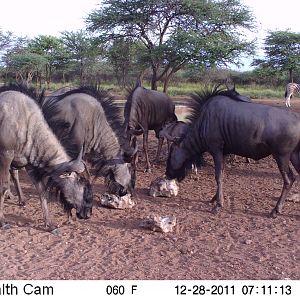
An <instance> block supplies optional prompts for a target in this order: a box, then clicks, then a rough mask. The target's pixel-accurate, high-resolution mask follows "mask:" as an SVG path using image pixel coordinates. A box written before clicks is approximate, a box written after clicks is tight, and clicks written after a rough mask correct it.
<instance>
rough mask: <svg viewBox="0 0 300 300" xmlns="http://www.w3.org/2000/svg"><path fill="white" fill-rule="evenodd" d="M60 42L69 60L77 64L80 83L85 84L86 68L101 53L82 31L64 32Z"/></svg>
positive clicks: (95, 43) (91, 39)
mask: <svg viewBox="0 0 300 300" xmlns="http://www.w3.org/2000/svg"><path fill="white" fill-rule="evenodd" d="M62 40H63V43H64V45H65V47H66V50H67V51H68V53H69V55H70V59H71V60H73V61H74V62H75V63H78V64H79V73H80V83H81V84H82V83H84V82H85V77H86V75H87V74H86V72H87V70H88V68H89V67H90V66H91V65H92V64H93V63H95V60H96V59H97V58H98V57H99V56H100V54H101V53H102V49H101V48H100V47H99V45H98V43H97V42H96V40H95V39H93V38H91V37H90V36H89V35H88V34H87V32H85V31H84V30H79V31H77V32H73V31H71V32H68V31H65V32H63V33H62Z"/></svg>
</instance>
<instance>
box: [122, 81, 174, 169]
mask: <svg viewBox="0 0 300 300" xmlns="http://www.w3.org/2000/svg"><path fill="white" fill-rule="evenodd" d="M176 120H177V117H176V115H175V104H174V103H173V101H172V100H171V99H170V98H169V96H168V95H167V94H165V93H162V92H158V91H153V90H148V89H145V88H143V87H141V85H140V82H137V84H136V86H135V88H134V89H133V90H132V91H131V92H130V93H129V95H128V97H127V101H126V103H125V108H124V124H123V126H124V131H125V136H127V138H129V139H130V138H131V137H132V136H133V135H141V134H143V149H144V152H145V157H146V164H147V167H146V171H150V169H151V166H150V161H149V156H148V131H149V130H154V131H155V134H156V137H157V138H158V139H159V141H158V148H157V154H156V161H158V160H159V155H160V152H161V148H162V145H163V137H162V138H159V131H160V130H161V128H162V127H163V125H164V124H166V123H168V122H172V121H176Z"/></svg>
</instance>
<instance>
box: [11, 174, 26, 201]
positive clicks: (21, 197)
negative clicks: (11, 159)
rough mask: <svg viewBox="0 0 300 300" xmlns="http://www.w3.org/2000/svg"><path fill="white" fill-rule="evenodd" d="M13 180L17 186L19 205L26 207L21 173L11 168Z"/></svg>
mask: <svg viewBox="0 0 300 300" xmlns="http://www.w3.org/2000/svg"><path fill="white" fill-rule="evenodd" d="M9 172H10V175H11V178H12V180H13V183H14V185H15V188H16V190H17V194H18V198H19V205H20V206H24V205H25V197H24V194H23V191H22V188H21V185H20V180H19V171H18V170H16V169H13V168H10V170H9Z"/></svg>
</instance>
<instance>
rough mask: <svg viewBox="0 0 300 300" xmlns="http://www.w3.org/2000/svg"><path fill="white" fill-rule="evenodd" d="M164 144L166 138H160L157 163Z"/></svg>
mask: <svg viewBox="0 0 300 300" xmlns="http://www.w3.org/2000/svg"><path fill="white" fill-rule="evenodd" d="M163 143H164V138H158V146H157V152H156V158H155V162H159V157H160V152H161V148H162V146H163Z"/></svg>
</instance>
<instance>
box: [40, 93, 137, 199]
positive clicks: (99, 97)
mask: <svg viewBox="0 0 300 300" xmlns="http://www.w3.org/2000/svg"><path fill="white" fill-rule="evenodd" d="M41 108H42V111H43V113H44V116H45V118H46V120H47V122H48V124H49V126H50V127H51V129H52V130H53V131H54V133H55V134H56V135H57V137H58V139H59V140H60V142H61V143H62V145H63V146H64V147H65V149H66V151H67V153H68V154H69V155H70V156H71V157H76V155H77V154H78V153H79V151H80V149H81V148H82V147H84V157H85V159H86V161H88V162H90V163H91V164H92V166H94V167H95V168H96V171H97V175H101V176H104V177H105V178H106V179H107V181H106V182H107V183H108V191H109V192H110V193H114V194H117V195H119V196H123V195H125V194H127V193H128V192H129V193H132V191H133V188H134V184H135V173H134V170H133V169H132V168H131V166H130V161H131V160H132V157H133V155H134V149H132V148H131V147H130V146H129V144H128V145H126V143H125V140H124V141H123V140H121V133H122V121H121V113H120V111H119V109H118V108H117V107H116V105H114V104H113V103H112V100H111V98H110V97H109V96H108V95H107V93H106V92H104V91H97V90H96V89H94V88H91V87H81V88H78V89H74V90H71V91H68V92H66V93H63V94H61V95H57V96H53V97H49V96H47V97H45V98H44V99H43V100H42V101H41ZM123 142H124V143H123Z"/></svg>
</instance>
